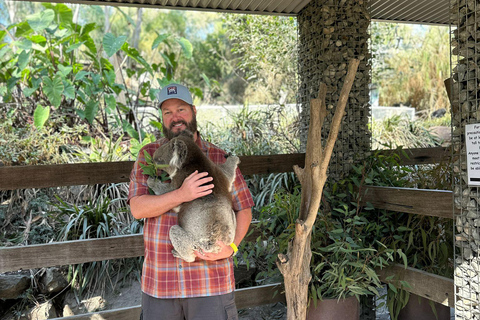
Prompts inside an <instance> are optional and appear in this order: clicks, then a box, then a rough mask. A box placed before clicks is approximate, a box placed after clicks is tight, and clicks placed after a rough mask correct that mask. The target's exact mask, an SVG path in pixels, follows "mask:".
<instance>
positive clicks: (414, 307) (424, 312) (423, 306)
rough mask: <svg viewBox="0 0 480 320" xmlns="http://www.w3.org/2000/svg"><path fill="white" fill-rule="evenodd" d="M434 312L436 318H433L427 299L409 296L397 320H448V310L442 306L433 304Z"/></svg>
mask: <svg viewBox="0 0 480 320" xmlns="http://www.w3.org/2000/svg"><path fill="white" fill-rule="evenodd" d="M434 305H435V310H436V311H437V316H438V318H436V317H435V314H434V313H433V310H432V307H431V306H430V303H429V301H428V300H427V299H424V298H422V297H420V296H417V295H415V294H410V299H408V302H407V305H406V306H405V308H403V309H402V310H401V311H400V313H399V315H398V320H410V319H415V320H437V319H438V320H449V319H450V308H449V307H447V306H444V305H443V304H440V303H437V302H434Z"/></svg>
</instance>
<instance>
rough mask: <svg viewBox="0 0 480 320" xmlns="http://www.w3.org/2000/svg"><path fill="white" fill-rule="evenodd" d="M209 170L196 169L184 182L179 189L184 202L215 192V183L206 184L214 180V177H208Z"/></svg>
mask: <svg viewBox="0 0 480 320" xmlns="http://www.w3.org/2000/svg"><path fill="white" fill-rule="evenodd" d="M207 176H208V172H200V173H199V172H198V171H195V172H194V173H192V174H191V175H189V176H188V177H187V178H186V179H185V180H184V181H183V183H182V186H181V187H180V188H179V189H178V190H177V192H178V195H179V198H180V199H182V201H183V202H188V201H192V200H195V199H198V198H201V197H203V196H206V195H208V194H210V193H212V192H213V190H212V189H213V184H212V183H211V184H206V183H208V182H210V181H212V180H213V178H212V177H207Z"/></svg>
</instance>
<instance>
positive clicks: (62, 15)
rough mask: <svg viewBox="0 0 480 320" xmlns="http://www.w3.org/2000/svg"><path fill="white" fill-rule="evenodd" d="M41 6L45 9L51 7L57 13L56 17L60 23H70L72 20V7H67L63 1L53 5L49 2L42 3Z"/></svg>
mask: <svg viewBox="0 0 480 320" xmlns="http://www.w3.org/2000/svg"><path fill="white" fill-rule="evenodd" d="M43 6H44V7H45V8H47V9H53V10H54V11H55V12H56V13H57V17H58V19H59V20H60V21H59V22H60V23H61V24H70V23H71V22H72V20H73V12H72V9H70V8H69V7H67V6H66V5H65V4H63V3H59V4H57V5H53V4H51V3H43Z"/></svg>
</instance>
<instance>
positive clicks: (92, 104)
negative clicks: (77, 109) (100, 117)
mask: <svg viewBox="0 0 480 320" xmlns="http://www.w3.org/2000/svg"><path fill="white" fill-rule="evenodd" d="M97 112H98V102H97V101H93V100H90V101H88V102H87V104H86V105H85V119H87V121H88V122H89V123H90V124H93V120H95V117H96V116H97Z"/></svg>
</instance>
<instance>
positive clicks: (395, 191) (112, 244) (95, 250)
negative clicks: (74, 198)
mask: <svg viewBox="0 0 480 320" xmlns="http://www.w3.org/2000/svg"><path fill="white" fill-rule="evenodd" d="M388 152H391V151H385V153H388ZM405 152H406V154H407V155H408V158H406V157H403V158H402V159H401V161H402V163H404V164H432V163H438V162H441V161H444V160H445V159H448V158H449V157H450V156H451V152H450V150H449V149H446V148H426V149H407V150H405ZM240 160H241V163H240V168H241V170H242V173H243V174H244V175H251V174H264V173H276V172H290V171H292V167H293V165H295V164H297V165H300V166H303V165H304V162H305V155H304V154H289V155H268V156H248V157H240ZM132 165H133V162H131V161H127V162H111V163H88V164H63V165H42V166H22V167H0V177H1V178H0V190H14V189H27V188H46V187H58V186H72V185H92V184H103V183H119V182H128V180H129V174H130V170H131V168H132ZM364 201H368V202H371V203H372V204H374V206H375V207H376V208H379V209H388V210H394V211H399V212H407V213H415V214H420V215H428V216H438V217H442V218H453V194H452V192H451V191H441V190H419V189H405V188H386V187H369V188H367V189H366V190H365V197H364ZM143 254H144V251H143V238H142V235H129V236H118V237H110V238H105V239H92V240H78V241H67V242H59V243H50V244H42V245H30V246H23V247H8V248H1V249H0V273H1V272H6V271H16V270H20V269H33V268H41V267H50V266H59V265H60V266H61V265H69V264H78V263H85V262H92V261H103V260H110V259H121V258H132V257H139V256H143ZM380 275H381V279H382V280H383V281H384V282H392V283H393V284H395V285H396V284H397V281H398V280H405V281H407V282H408V283H409V284H410V285H411V288H409V289H407V290H409V291H410V292H412V293H415V294H417V295H420V296H422V297H425V298H427V299H430V300H432V301H435V302H439V303H442V304H444V305H447V306H450V307H453V306H454V285H453V280H452V279H448V278H444V277H439V276H437V275H433V274H429V273H426V272H423V271H420V270H416V269H412V268H408V269H404V268H403V267H401V266H392V267H390V268H387V269H384V270H382V271H381V273H380ZM392 275H393V276H395V277H394V279H392V280H387V279H390V278H391V277H390V276H392ZM278 291H279V285H278V284H276V285H268V286H260V287H252V288H246V289H241V290H237V291H236V302H237V306H238V307H239V308H244V307H252V306H257V305H262V304H267V303H273V302H277V301H283V300H284V296H283V295H281V294H277V295H274V292H278ZM139 313H140V306H136V307H131V308H122V309H117V310H108V311H101V312H97V313H95V314H98V315H101V317H102V319H117V320H122V319H135V318H138V315H139ZM92 316H93V314H84V315H78V316H72V317H66V318H63V319H91V318H92Z"/></svg>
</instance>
